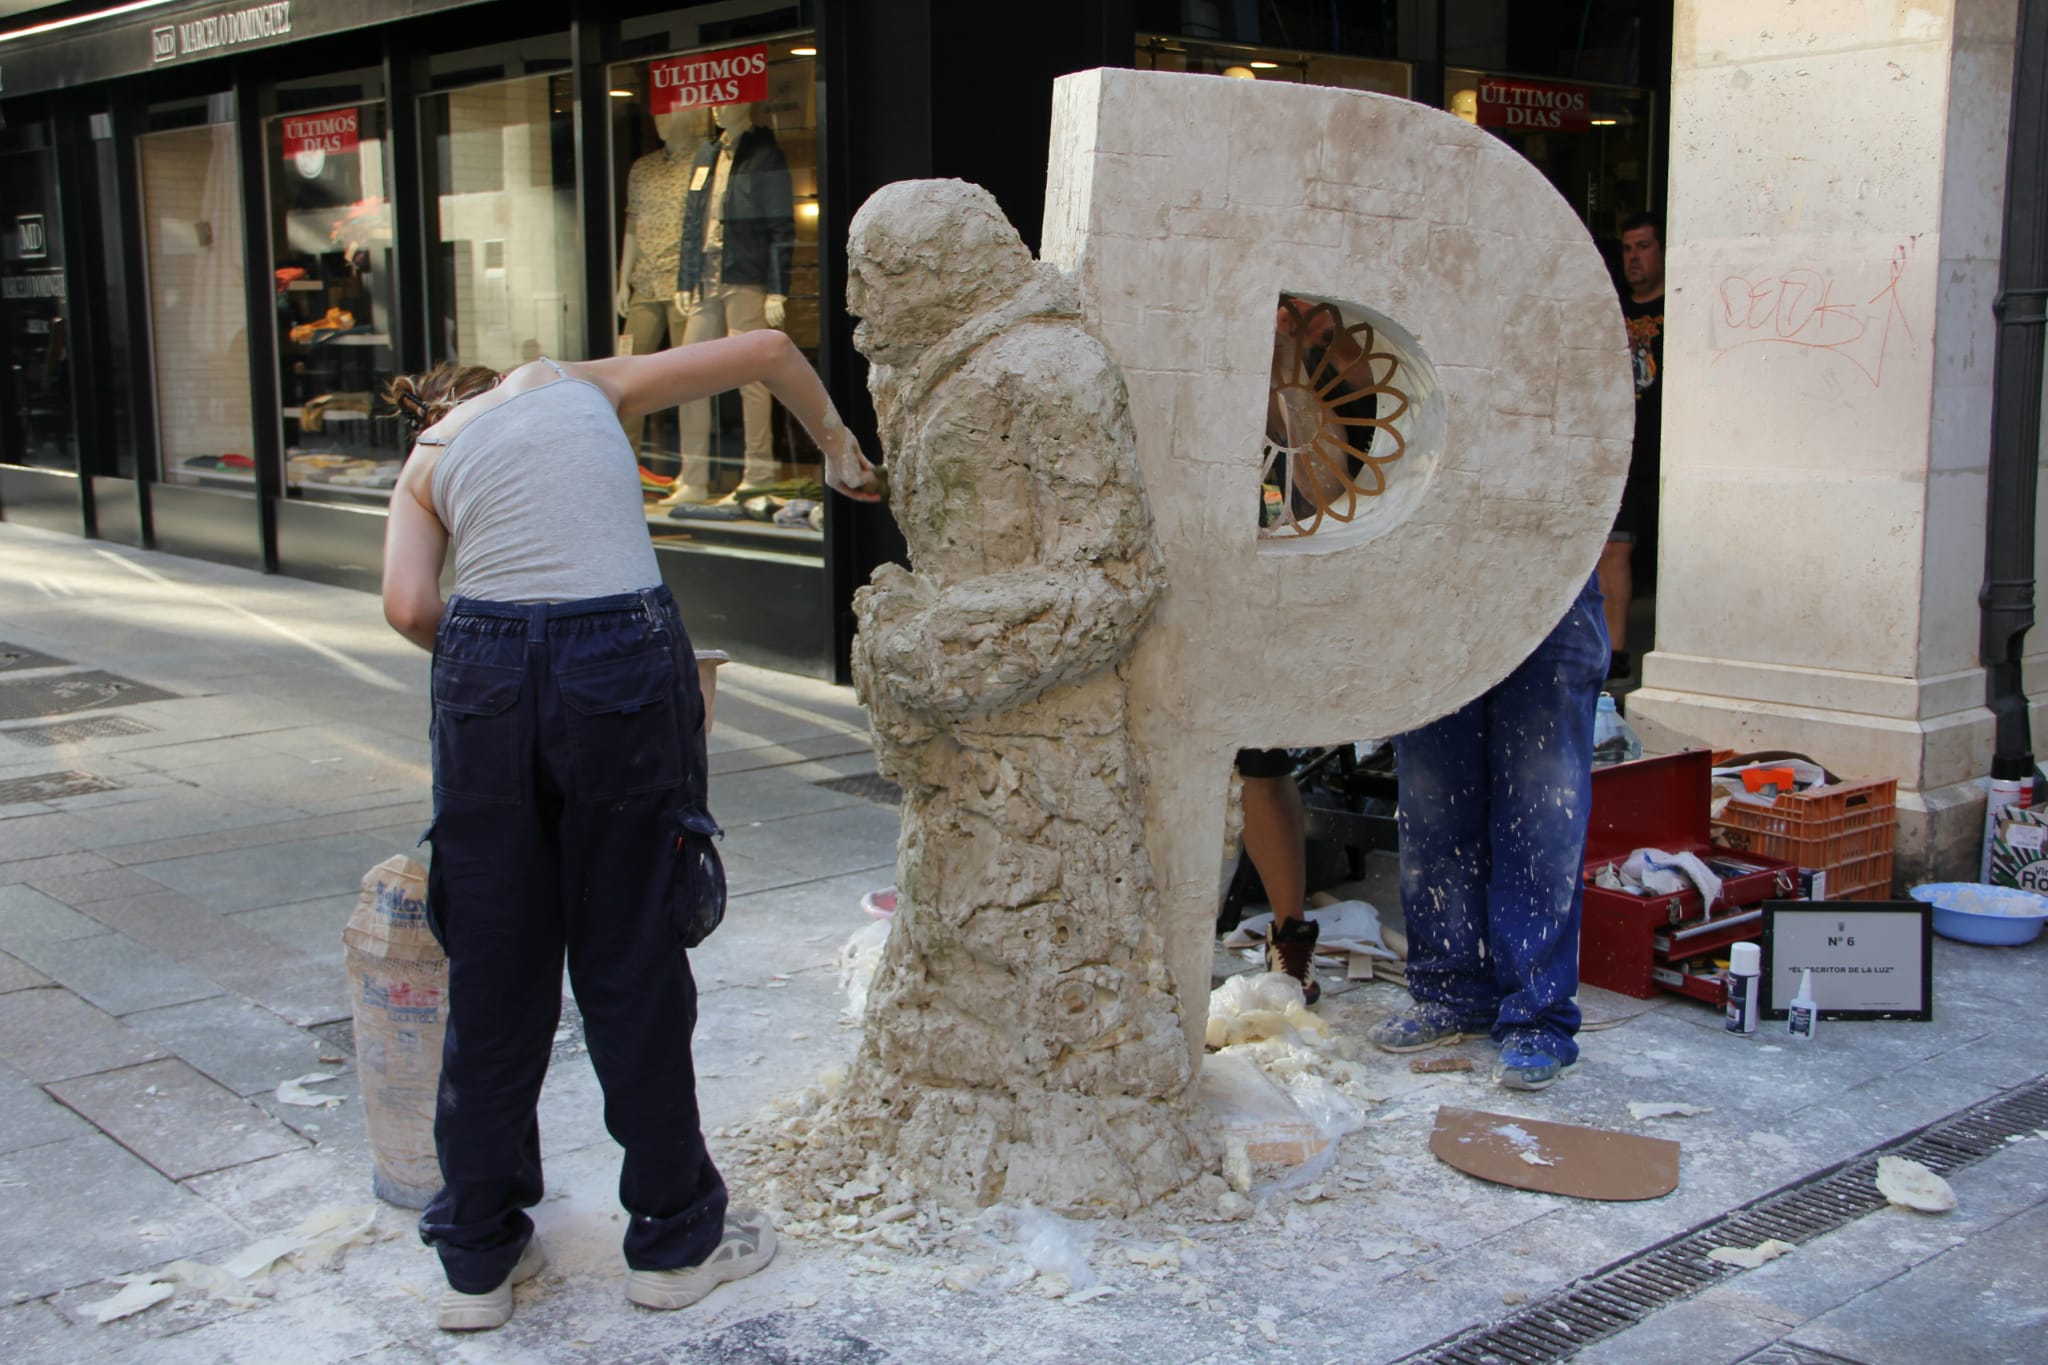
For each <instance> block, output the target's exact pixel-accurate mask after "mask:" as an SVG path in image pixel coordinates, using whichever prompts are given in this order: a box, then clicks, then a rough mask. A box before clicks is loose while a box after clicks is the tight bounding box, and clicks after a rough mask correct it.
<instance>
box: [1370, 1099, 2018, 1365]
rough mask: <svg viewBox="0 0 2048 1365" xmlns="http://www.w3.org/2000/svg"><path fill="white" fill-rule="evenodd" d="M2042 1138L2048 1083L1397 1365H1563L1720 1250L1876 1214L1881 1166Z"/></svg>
mask: <svg viewBox="0 0 2048 1365" xmlns="http://www.w3.org/2000/svg"><path fill="white" fill-rule="evenodd" d="M2040 1128H2048V1077H2041V1078H2038V1079H2036V1080H2034V1081H2032V1082H2030V1083H2029V1084H2027V1085H2023V1086H2020V1087H2018V1088H2017V1089H2014V1090H2008V1091H2006V1092H2005V1093H2004V1094H2002V1095H1998V1096H1996V1097H1994V1098H1992V1099H1988V1100H1985V1101H1984V1102H1983V1103H1981V1104H1976V1105H1972V1106H1971V1107H1970V1108H1968V1109H1965V1110H1963V1111H1961V1112H1960V1113H1957V1114H1951V1115H1950V1116H1949V1117H1947V1118H1945V1119H1939V1120H1937V1121H1935V1122H1934V1123H1931V1124H1929V1125H1928V1126H1927V1127H1925V1128H1922V1129H1920V1130H1919V1131H1918V1132H1916V1133H1913V1134H1911V1135H1909V1136H1907V1137H1904V1138H1900V1139H1897V1140H1895V1141H1893V1142H1890V1143H1887V1144H1886V1145H1884V1146H1882V1147H1873V1148H1871V1149H1870V1150H1869V1151H1867V1152H1864V1153H1862V1154H1861V1155H1859V1156H1854V1157H1851V1158H1850V1159H1849V1160H1847V1161H1845V1162H1843V1163H1841V1164H1840V1165H1837V1166H1831V1167H1829V1168H1828V1169H1826V1170H1823V1171H1818V1172H1816V1173H1815V1174H1813V1175H1811V1176H1808V1177H1807V1178H1806V1179H1804V1180H1802V1181H1801V1182H1800V1183H1799V1184H1797V1185H1792V1186H1788V1187H1787V1188H1785V1189H1782V1190H1779V1191H1777V1192H1776V1193H1773V1194H1767V1195H1765V1196H1763V1198H1761V1199H1758V1200H1755V1201H1754V1202H1752V1203H1749V1204H1746V1205H1744V1206H1743V1207H1742V1208H1739V1209H1736V1210H1735V1211H1733V1212H1732V1213H1727V1214H1723V1215H1722V1216H1721V1217H1719V1218H1716V1219H1714V1220H1713V1221H1711V1222H1708V1223H1702V1224H1701V1225H1700V1226H1699V1227H1696V1228H1693V1229H1692V1230H1690V1231H1688V1232H1682V1233H1680V1234H1678V1235H1677V1236H1676V1237H1674V1238H1672V1239H1671V1240H1670V1241H1668V1242H1665V1243H1663V1244H1661V1245H1659V1246H1655V1247H1652V1248H1650V1249H1649V1250H1647V1251H1643V1252H1639V1253H1637V1254H1636V1255H1635V1256H1633V1257H1631V1258H1629V1259H1628V1260H1626V1261H1623V1262H1620V1263H1619V1264H1616V1265H1612V1266H1609V1267H1607V1268H1606V1269H1605V1270H1598V1271H1595V1272H1594V1273H1593V1274H1591V1275H1589V1276H1587V1277H1586V1278H1585V1279H1583V1280H1580V1281H1579V1282H1578V1283H1577V1284H1574V1285H1571V1286H1570V1287H1568V1288H1565V1289H1562V1290H1559V1291H1558V1292H1557V1293H1555V1294H1552V1295H1550V1296H1549V1297H1547V1298H1543V1299H1539V1300H1537V1301H1536V1302H1535V1303H1532V1304H1530V1305H1529V1306H1528V1307H1527V1308H1524V1309H1522V1310H1521V1311H1520V1312H1518V1313H1516V1314H1514V1315H1513V1316H1512V1317H1508V1318H1504V1319H1502V1320H1500V1321H1498V1322H1494V1323H1490V1324H1488V1325H1486V1326H1483V1327H1475V1328H1472V1329H1470V1330H1469V1331H1466V1332H1462V1333H1460V1334H1459V1335H1457V1336H1455V1337H1450V1338H1446V1339H1445V1340H1443V1341H1440V1342H1437V1343H1436V1344H1435V1345H1433V1346H1427V1347H1424V1348H1423V1349H1422V1350H1421V1351H1418V1352H1416V1353H1415V1354H1413V1355H1409V1356H1404V1357H1403V1358H1402V1362H1403V1365H1549V1363H1550V1362H1552V1361H1560V1360H1564V1359H1567V1358H1568V1357H1570V1356H1571V1355H1573V1354H1575V1353H1576V1352H1578V1351H1582V1350H1584V1349H1585V1348H1586V1347H1588V1346H1590V1345H1592V1344H1593V1343H1594V1342H1596V1341H1599V1340H1601V1339H1602V1338H1604V1337H1610V1336H1613V1335H1614V1334H1615V1333H1617V1332H1621V1331H1624V1330H1626V1329H1627V1328H1630V1327H1633V1326H1635V1325H1636V1324H1637V1323H1639V1322H1641V1321H1643V1320H1644V1319H1645V1318H1647V1317H1649V1316H1650V1315H1651V1314H1653V1313H1656V1312H1657V1311H1659V1310H1660V1309H1663V1308H1666V1307H1669V1306H1670V1305H1671V1304H1674V1303H1677V1302H1678V1301H1679V1300H1681V1299H1687V1298H1690V1297H1692V1296H1693V1295H1694V1294H1696V1293H1698V1292H1699V1291H1700V1290H1702V1289H1704V1288H1706V1287H1707V1286H1708V1285H1710V1284H1712V1283H1714V1282H1715V1281H1716V1280H1719V1279H1721V1278H1722V1277H1724V1276H1727V1275H1732V1274H1735V1273H1737V1272H1736V1268H1735V1267H1733V1266H1725V1265H1721V1264H1719V1263H1717V1262H1714V1261H1710V1260H1708V1259H1707V1253H1708V1252H1709V1251H1712V1250H1713V1249H1714V1248H1715V1247H1717V1246H1755V1245H1756V1244H1757V1243H1758V1242H1761V1241H1763V1240H1764V1239H1765V1238H1766V1237H1776V1238H1779V1239H1780V1240H1783V1241H1787V1242H1795V1243H1802V1244H1803V1243H1805V1242H1808V1241H1811V1240H1812V1239H1813V1238H1815V1237H1818V1236H1820V1235H1822V1234H1823V1233H1828V1232H1833V1231H1834V1230H1835V1229H1837V1228H1841V1227H1846V1226H1847V1225H1848V1224H1850V1223H1853V1222H1855V1221H1856V1220H1857V1219H1859V1218H1861V1217H1863V1216H1864V1215H1866V1214H1870V1213H1875V1212H1876V1211H1877V1210H1879V1209H1881V1208H1883V1207H1884V1206H1885V1199H1884V1196H1883V1195H1881V1194H1879V1193H1878V1192H1877V1184H1876V1181H1877V1159H1878V1158H1879V1157H1881V1156H1901V1157H1906V1158H1908V1159H1909V1160H1912V1161H1918V1162H1920V1163H1921V1164H1922V1165H1924V1166H1926V1167H1927V1168H1928V1169H1930V1170H1932V1171H1935V1172H1937V1173H1938V1174H1941V1175H1949V1174H1951V1173H1953V1172H1955V1171H1959V1170H1961V1169H1963V1168H1964V1167H1965V1166H1973V1165H1975V1164H1976V1163H1977V1162H1979V1161H1982V1160H1983V1159H1984V1158H1985V1157H1987V1156H1990V1155H1991V1154H1992V1153H1993V1152H1997V1151H2001V1150H2003V1149H2004V1147H2005V1145H2006V1141H2007V1139H2009V1138H2014V1137H2018V1136H2020V1135H2021V1134H2024V1133H2032V1132H2034V1131H2035V1130H2037V1129H2040ZM1816 1359H1817V1360H1823V1361H1824V1360H1825V1359H1826V1357H1816ZM1788 1365H1789V1361H1788Z"/></svg>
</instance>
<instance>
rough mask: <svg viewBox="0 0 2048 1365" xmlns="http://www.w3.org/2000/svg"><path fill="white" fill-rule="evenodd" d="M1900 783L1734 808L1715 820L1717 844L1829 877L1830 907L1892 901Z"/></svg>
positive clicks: (1844, 787)
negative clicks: (1784, 862) (1776, 859)
mask: <svg viewBox="0 0 2048 1365" xmlns="http://www.w3.org/2000/svg"><path fill="white" fill-rule="evenodd" d="M1898 793H1899V783H1898V779H1897V778H1892V777H1885V778H1878V779H1876V780H1874V781H1870V782H1845V783H1841V784H1840V785H1837V786H1834V787H1830V788H1828V789H1827V790H1826V791H1818V792H1791V793H1788V794H1786V795H1784V796H1780V797H1779V798H1778V799H1777V800H1776V801H1774V802H1773V803H1771V804H1770V805H1768V806H1757V805H1751V804H1749V803H1746V802H1743V801H1730V802H1729V803H1728V804H1727V805H1726V806H1723V807H1722V808H1721V813H1720V814H1719V815H1717V816H1715V817H1714V842H1715V843H1717V844H1722V845H1724V846H1726V847H1728V848H1740V849H1747V850H1749V851H1750V852H1752V853H1764V854H1769V855H1770V856H1771V857H1773V858H1783V859H1784V860H1785V861H1786V862H1788V863H1797V864H1798V865H1799V866H1800V867H1803V868H1806V869H1809V870H1811V871H1821V872H1826V873H1827V874H1828V882H1827V898H1828V899H1829V900H1831V901H1881V900H1888V899H1890V898H1891V889H1892V843H1893V839H1894V838H1895V836H1896V835H1897V833H1898V811H1897V809H1896V807H1897V801H1898Z"/></svg>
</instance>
